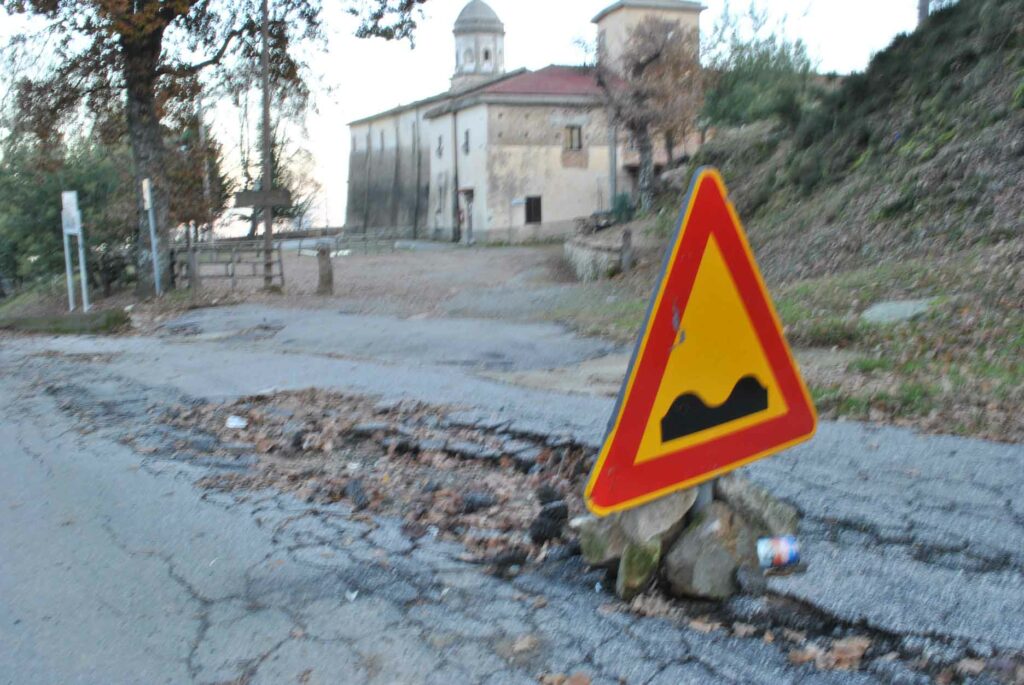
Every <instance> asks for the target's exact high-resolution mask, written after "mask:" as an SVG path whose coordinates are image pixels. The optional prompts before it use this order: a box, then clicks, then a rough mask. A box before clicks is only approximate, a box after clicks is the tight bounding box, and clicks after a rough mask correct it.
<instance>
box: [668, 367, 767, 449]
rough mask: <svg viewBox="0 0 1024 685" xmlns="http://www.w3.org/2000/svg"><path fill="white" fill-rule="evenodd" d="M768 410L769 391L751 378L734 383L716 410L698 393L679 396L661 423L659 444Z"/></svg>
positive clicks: (747, 377)
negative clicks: (705, 402) (727, 396)
mask: <svg viewBox="0 0 1024 685" xmlns="http://www.w3.org/2000/svg"><path fill="white" fill-rule="evenodd" d="M767 409H768V389H767V388H766V387H764V386H763V385H761V382H760V381H758V380H757V378H756V377H754V376H744V377H743V378H741V379H740V380H739V381H737V383H736V385H735V387H733V389H732V392H731V393H729V398H728V399H727V400H726V401H725V402H723V403H722V404H720V405H718V406H717V407H709V406H708V405H706V404H704V400H702V399H701V398H700V397H699V396H698V395H697V393H693V392H688V393H685V394H683V395H680V396H679V397H677V398H676V399H675V402H673V403H672V406H671V407H669V409H668V413H667V414H665V416H664V418H662V420H661V441H662V442H668V441H669V440H676V439H677V438H682V437H685V436H687V435H693V434H694V433H699V432H700V431H703V430H707V429H708V428H714V427H715V426H720V425H722V424H723V423H728V422H729V421H735V420H736V419H741V418H743V417H744V416H750V415H751V414H756V413H758V412H762V411H765V410H767Z"/></svg>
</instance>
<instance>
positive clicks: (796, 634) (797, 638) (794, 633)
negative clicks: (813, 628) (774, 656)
mask: <svg viewBox="0 0 1024 685" xmlns="http://www.w3.org/2000/svg"><path fill="white" fill-rule="evenodd" d="M782 637H784V638H786V639H787V640H789V641H790V642H796V643H797V644H803V643H805V642H807V633H802V632H800V631H799V630H790V629H789V628H783V629H782Z"/></svg>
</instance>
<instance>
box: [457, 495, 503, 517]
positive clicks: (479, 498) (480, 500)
mask: <svg viewBox="0 0 1024 685" xmlns="http://www.w3.org/2000/svg"><path fill="white" fill-rule="evenodd" d="M497 503H498V498H497V497H495V496H494V495H492V494H491V493H489V492H480V491H474V492H467V493H466V494H465V495H463V496H462V512H463V513H464V514H475V513H476V512H478V511H481V510H482V509H490V508H491V507H493V506H494V505H496V504H497Z"/></svg>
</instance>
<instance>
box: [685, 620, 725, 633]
mask: <svg viewBox="0 0 1024 685" xmlns="http://www.w3.org/2000/svg"><path fill="white" fill-rule="evenodd" d="M689 625H690V627H691V628H693V629H694V630H696V631H697V632H698V633H711V632H714V631H716V630H718V629H719V628H721V627H722V624H721V623H716V622H715V621H711V620H707V621H705V620H703V618H692V619H690V624H689Z"/></svg>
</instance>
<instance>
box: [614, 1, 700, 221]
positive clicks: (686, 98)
mask: <svg viewBox="0 0 1024 685" xmlns="http://www.w3.org/2000/svg"><path fill="white" fill-rule="evenodd" d="M602 53H603V46H599V49H598V67H597V82H598V85H599V86H600V87H601V89H602V91H603V92H604V94H605V101H606V104H607V108H608V112H609V116H610V118H611V120H612V122H614V123H615V124H617V125H619V126H621V127H622V128H623V129H625V131H626V132H627V133H628V134H629V136H630V139H631V140H632V142H633V144H634V145H635V146H636V149H637V151H638V152H639V155H640V169H639V174H638V186H639V201H640V203H639V204H640V208H641V209H642V210H645V211H646V210H650V209H651V208H652V207H653V205H654V143H653V139H654V136H655V135H657V134H659V133H660V134H662V135H664V136H665V137H666V142H667V143H668V144H667V146H666V147H669V148H671V147H672V143H671V142H669V141H673V140H685V138H686V136H687V135H688V133H689V131H690V130H691V127H692V126H693V124H694V122H695V121H696V117H697V113H698V111H699V108H700V98H701V87H700V81H701V66H700V47H699V35H698V32H697V31H696V30H694V29H688V28H685V27H683V26H682V25H681V24H679V23H678V22H673V21H667V20H665V19H660V18H658V17H654V16H648V17H645V18H644V19H642V20H641V21H640V22H639V23H638V24H637V25H636V26H634V27H633V28H632V29H631V30H630V32H629V36H628V38H627V40H626V44H625V46H624V49H623V53H622V55H621V56H620V58H619V59H618V61H617V63H615V64H613V63H611V60H610V59H609V56H608V55H606V54H602Z"/></svg>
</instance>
